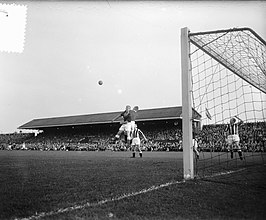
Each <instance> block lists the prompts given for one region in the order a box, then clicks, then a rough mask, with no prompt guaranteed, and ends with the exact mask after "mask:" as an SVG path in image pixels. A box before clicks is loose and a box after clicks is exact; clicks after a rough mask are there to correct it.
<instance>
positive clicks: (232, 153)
mask: <svg viewBox="0 0 266 220" xmlns="http://www.w3.org/2000/svg"><path fill="white" fill-rule="evenodd" d="M231 158H232V159H233V158H234V152H233V151H231Z"/></svg>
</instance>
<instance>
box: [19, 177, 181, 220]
mask: <svg viewBox="0 0 266 220" xmlns="http://www.w3.org/2000/svg"><path fill="white" fill-rule="evenodd" d="M184 182H185V180H181V181H171V182H168V183H164V184H161V185H157V186H151V187H149V188H146V189H142V190H140V191H137V192H131V193H126V194H123V195H119V196H115V197H111V198H107V199H103V200H101V201H99V202H93V203H90V202H87V203H85V204H81V205H74V206H70V207H67V208H60V209H58V210H55V211H50V212H41V213H36V214H35V215H32V216H30V217H27V218H21V219H18V218H16V220H32V219H40V218H43V217H49V216H53V215H57V214H61V213H65V212H70V211H74V210H79V209H84V208H89V207H96V206H100V205H103V204H105V203H107V202H114V201H119V200H122V199H126V198H129V197H133V196H137V195H141V194H145V193H148V192H152V191H155V190H158V189H161V188H164V187H167V186H171V185H175V184H179V183H184Z"/></svg>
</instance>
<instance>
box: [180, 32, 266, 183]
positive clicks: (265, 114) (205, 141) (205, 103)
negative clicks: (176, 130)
mask: <svg viewBox="0 0 266 220" xmlns="http://www.w3.org/2000/svg"><path fill="white" fill-rule="evenodd" d="M186 37H187V39H186ZM182 38H183V40H182ZM181 40H182V42H183V43H182V47H183V50H182V78H185V77H187V79H186V80H185V81H184V80H183V79H182V83H183V84H184V83H186V84H187V85H186V86H184V85H182V91H183V95H184V94H185V93H186V92H187V94H188V97H184V96H183V104H185V106H184V105H183V114H184V113H185V110H186V109H185V108H193V109H194V110H195V111H197V112H198V113H199V114H200V115H201V121H200V125H195V123H191V122H193V117H192V115H188V117H189V119H191V120H187V121H186V120H183V123H184V125H183V135H184V136H183V141H184V146H183V147H184V151H186V150H185V148H186V147H187V148H189V153H187V154H185V153H184V161H189V160H191V158H192V157H193V161H191V162H190V166H191V167H189V166H187V168H184V172H185V173H186V172H188V171H186V170H185V169H188V168H189V169H190V172H191V170H193V173H192V175H191V177H192V178H194V176H197V177H204V178H206V177H208V176H214V175H223V174H224V173H230V172H237V171H238V170H241V169H246V167H248V166H251V165H258V164H263V163H264V161H265V159H266V158H265V152H266V139H265V138H266V120H265V119H266V43H265V41H264V40H263V39H262V38H261V37H260V36H259V35H258V34H257V33H255V32H254V31H253V30H251V29H249V28H234V29H228V30H218V31H209V32H200V33H191V32H189V30H188V29H187V28H183V29H182V35H181ZM184 42H185V43H187V45H186V44H185V45H184ZM184 74H188V75H189V76H184ZM185 90H188V91H185ZM189 99H190V100H189ZM186 103H188V104H186ZM188 111H189V109H188V110H187V112H188ZM188 114H189V113H188ZM233 117H234V118H235V119H236V121H237V122H240V124H239V126H238V135H239V138H240V141H239V145H238V146H236V145H235V144H234V145H232V146H233V148H230V146H229V144H228V132H227V127H228V124H229V122H230V119H232V118H233ZM186 123H191V124H192V125H186ZM184 126H185V127H184ZM189 126H190V127H189ZM186 127H188V128H187V129H186ZM192 132H193V133H195V135H196V138H195V139H196V140H197V142H198V151H199V159H197V158H196V157H194V156H192V155H193V146H192V145H193V143H194V142H193V143H192V140H191V141H190V140H189V141H187V142H186V138H187V137H189V138H190V139H192V134H191V133H192ZM186 145H188V146H186ZM232 146H231V147H232ZM240 150H241V151H242V155H243V158H241V157H239V155H238V152H239V151H240ZM231 151H232V153H231ZM191 154H192V155H191ZM195 158H196V159H195ZM186 163H188V162H186ZM184 166H185V162H184ZM192 166H193V167H192Z"/></svg>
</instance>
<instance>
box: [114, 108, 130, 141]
mask: <svg viewBox="0 0 266 220" xmlns="http://www.w3.org/2000/svg"><path fill="white" fill-rule="evenodd" d="M130 111H131V106H130V105H127V106H126V110H125V111H123V112H122V113H121V114H119V115H118V116H116V117H115V118H114V119H113V120H112V122H114V121H115V120H116V119H118V118H119V117H122V118H123V119H124V121H123V122H122V125H121V126H120V128H119V130H118V132H117V134H116V135H115V141H116V140H118V139H119V138H120V135H121V134H122V133H125V134H126V140H127V143H128V144H129V143H130V140H131V136H130V132H131V130H132V129H131V126H132V125H131V114H130Z"/></svg>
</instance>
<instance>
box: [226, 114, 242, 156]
mask: <svg viewBox="0 0 266 220" xmlns="http://www.w3.org/2000/svg"><path fill="white" fill-rule="evenodd" d="M237 119H238V120H239V121H238V122H237ZM242 124H243V121H242V120H241V119H240V118H239V117H237V116H235V117H233V118H231V119H230V123H229V124H228V125H227V128H226V132H227V134H228V136H227V143H228V145H229V150H230V152H231V158H233V157H234V153H233V151H234V149H237V151H238V155H239V158H240V160H243V155H242V151H241V147H240V145H239V142H240V138H239V135H238V129H239V126H240V125H242Z"/></svg>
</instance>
